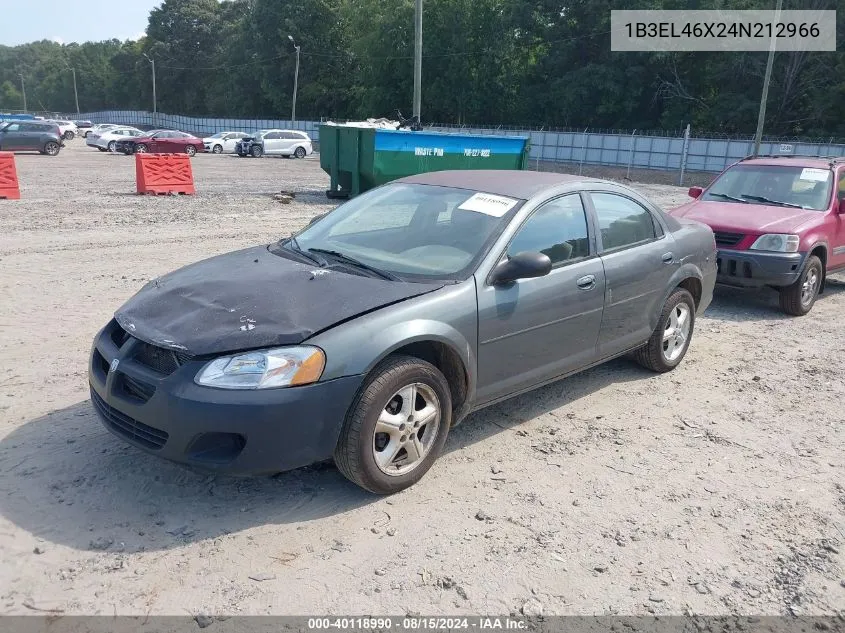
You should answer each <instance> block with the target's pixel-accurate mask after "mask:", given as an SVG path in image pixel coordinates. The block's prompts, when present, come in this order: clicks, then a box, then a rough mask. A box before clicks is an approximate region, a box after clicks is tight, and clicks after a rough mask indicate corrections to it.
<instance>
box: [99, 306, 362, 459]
mask: <svg viewBox="0 0 845 633" xmlns="http://www.w3.org/2000/svg"><path fill="white" fill-rule="evenodd" d="M117 330H119V326H118V325H117V324H116V323H115V322H114V321H111V322H110V323H109V325H107V326H106V327H105V328H104V329H103V330H102V331H101V332H100V333H99V334H98V335H97V338H96V339H95V341H94V345H93V348H92V351H91V357H90V359H89V366H88V376H89V383H90V388H91V401H92V404H93V407H94V409H95V411H96V412H97V413H98V415H99V417H100V419H101V421H102V422H103V424H104V425H105V427H106V429H108V430H109V431H111V432H112V433H113V434H114V435H116V436H118V437H120V438H121V439H123V440H125V441H127V442H129V443H130V444H132V445H134V446H136V447H138V448H141V449H143V450H145V451H147V452H149V453H152V454H154V455H158V456H160V457H163V458H165V459H168V460H171V461H175V462H180V463H184V464H189V465H191V466H195V467H198V468H201V469H204V470H210V471H214V472H225V473H229V474H235V475H254V474H269V473H276V472H281V471H285V470H291V469H294V468H299V467H301V466H307V465H309V464H313V463H315V462H320V461H324V460H327V459H330V458H331V457H332V455H333V453H334V449H335V446H336V444H337V440H338V437H339V435H340V431H341V427H342V425H343V421H344V419H345V416H346V412H347V410H348V408H349V406H350V404H351V403H352V400H353V399H354V397H355V394H356V392H357V391H358V388H359V387H360V385H361V383H362V381H363V376H349V377H344V378H339V379H336V380H331V381H328V382H324V383H316V384H313V385H307V386H302V387H292V388H286V389H285V388H283V389H267V390H229V389H214V388H210V387H202V386H199V385H197V384H195V383H194V376H196V374H197V372H198V371H199V370H200V369H202V367H203V366H204V365H205V363H206V362H207V360H202V361H196V360H186V361H185V362H184V363H183V364H182V365H181V366H179V367H178V369H176V370H175V371H174V372H173V373H170V374H169V375H167V374H166V373H161V372H160V371H156V370H154V369H152V368H151V367H150V366H149V364H145V363H144V362H143V361H142V360H140V359H141V357H142V353H141V350H142V349H144V347H143V346H146V345H147V344H146V343H143V342H141V341H139V340H137V339H134V338H132V337H129V338H128V339H127V341H126V342H124V343H123V344H122V345H121V346H120V347H118V345H117V344H116V342H120V341H119V340H118V341H116V340H115V338H114V336H115V332H117ZM118 336H123V335H122V334H120V333H118ZM148 347H149V346H148ZM156 349H157V350H159V351H160V352H162V353H172V352H170V351H169V350H165V349H164V348H156ZM115 361H117V363H116V366H115Z"/></svg>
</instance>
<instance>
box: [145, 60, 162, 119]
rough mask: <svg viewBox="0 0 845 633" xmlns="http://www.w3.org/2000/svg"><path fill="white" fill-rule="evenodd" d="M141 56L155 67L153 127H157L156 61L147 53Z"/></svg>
mask: <svg viewBox="0 0 845 633" xmlns="http://www.w3.org/2000/svg"><path fill="white" fill-rule="evenodd" d="M141 55H143V56H144V57H146V58H147V61H148V62H150V64H152V67H153V125H155V120H156V112H157V111H158V103H157V102H156V60H154V59H152V58H150V57H149V56H147V54H146V53H141Z"/></svg>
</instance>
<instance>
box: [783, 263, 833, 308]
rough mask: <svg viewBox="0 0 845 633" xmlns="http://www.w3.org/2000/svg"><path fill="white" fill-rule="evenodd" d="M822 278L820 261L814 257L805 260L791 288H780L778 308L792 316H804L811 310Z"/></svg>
mask: <svg viewBox="0 0 845 633" xmlns="http://www.w3.org/2000/svg"><path fill="white" fill-rule="evenodd" d="M823 278H824V267H823V266H822V261H821V260H820V259H819V258H818V257H816V256H815V255H810V257H808V258H807V263H806V264H804V270H803V271H801V276H800V277H798V280H797V281H796V282H795V283H794V284H792V285H791V286H786V287H785V288H780V290H779V292H780V308H781V310H783V311H784V312H786V313H787V314H791V315H792V316H804V315H805V314H807V313H808V312H809V311H810V310H812V309H813V305H814V304H815V303H816V299H817V298H818V296H819V290H820V289H821V286H822V279H823Z"/></svg>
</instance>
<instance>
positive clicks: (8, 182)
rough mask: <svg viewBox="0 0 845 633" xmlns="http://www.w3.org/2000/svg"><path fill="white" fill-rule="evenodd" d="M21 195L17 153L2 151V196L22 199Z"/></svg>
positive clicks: (0, 153)
mask: <svg viewBox="0 0 845 633" xmlns="http://www.w3.org/2000/svg"><path fill="white" fill-rule="evenodd" d="M20 197H21V188H20V185H19V184H18V170H17V169H16V168H15V155H14V154H12V152H0V198H7V199H9V200H20Z"/></svg>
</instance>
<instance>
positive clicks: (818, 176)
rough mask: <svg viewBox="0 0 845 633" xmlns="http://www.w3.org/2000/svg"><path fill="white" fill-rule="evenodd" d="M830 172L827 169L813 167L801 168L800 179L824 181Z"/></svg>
mask: <svg viewBox="0 0 845 633" xmlns="http://www.w3.org/2000/svg"><path fill="white" fill-rule="evenodd" d="M828 175H830V172H829V171H828V170H827V169H813V168H812V167H805V168H804V169H803V170H801V176H799V180H814V181H816V182H824V181H825V180H827V177H828Z"/></svg>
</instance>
